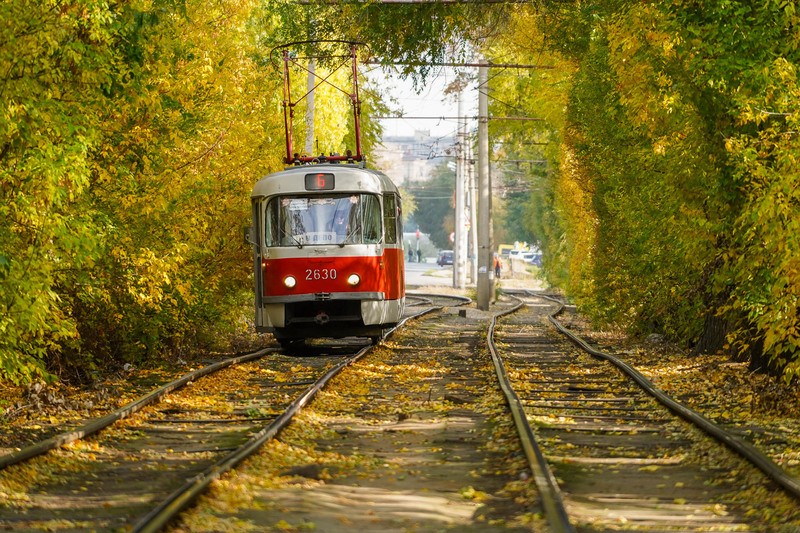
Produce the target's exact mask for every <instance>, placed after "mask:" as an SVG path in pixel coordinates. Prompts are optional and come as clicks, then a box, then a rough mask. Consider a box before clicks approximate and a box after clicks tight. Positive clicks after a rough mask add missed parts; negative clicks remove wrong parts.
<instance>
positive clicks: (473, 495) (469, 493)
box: [458, 485, 489, 502]
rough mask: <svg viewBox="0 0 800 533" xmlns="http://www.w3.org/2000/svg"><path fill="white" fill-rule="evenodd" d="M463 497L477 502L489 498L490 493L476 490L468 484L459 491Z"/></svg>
mask: <svg viewBox="0 0 800 533" xmlns="http://www.w3.org/2000/svg"><path fill="white" fill-rule="evenodd" d="M458 493H459V494H460V495H461V497H462V498H464V499H465V500H474V501H477V502H482V501H486V500H487V499H488V498H489V495H488V494H486V493H485V492H483V491H480V490H476V489H475V488H474V487H472V486H471V485H470V486H467V487H463V488H462V489H460V490H459V491H458Z"/></svg>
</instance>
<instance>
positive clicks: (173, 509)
mask: <svg viewBox="0 0 800 533" xmlns="http://www.w3.org/2000/svg"><path fill="white" fill-rule="evenodd" d="M446 297H447V298H456V299H458V298H459V297H455V296H453V297H451V296H446ZM465 300H467V301H469V299H468V298H466V299H465ZM465 303H468V302H465ZM462 305H463V304H462ZM441 309H442V308H441V307H431V308H428V309H425V310H423V311H420V312H419V313H416V314H413V315H410V316H408V317H405V318H404V319H403V320H401V321H400V322H399V323H398V324H397V325H396V326H395V327H393V328H391V329H389V330H388V332H387V334H386V335H384V337H383V338H387V337H389V336H391V335H392V334H393V333H394V332H395V331H396V330H397V329H398V328H400V327H401V326H403V325H404V324H405V323H406V322H408V321H409V320H412V319H416V318H419V317H421V316H424V315H427V314H429V313H432V312H434V311H437V310H441ZM373 348H374V346H371V345H370V346H365V347H364V348H362V349H361V350H359V351H358V352H357V353H356V354H355V355H353V356H351V357H348V358H347V359H346V360H344V361H341V362H340V363H338V364H337V365H335V366H334V367H332V368H331V369H330V370H328V371H327V372H326V373H325V374H323V375H322V377H320V378H319V379H318V380H317V381H316V382H314V384H313V385H311V386H310V387H309V388H308V389H306V390H305V391H304V392H303V393H302V394H301V395H300V396H299V397H298V398H297V399H295V400H294V401H293V402H292V403H291V404H290V405H289V407H287V408H286V410H285V411H284V412H283V413H282V414H281V415H280V416H278V418H276V419H275V420H274V421H273V422H271V423H270V424H269V425H267V426H266V427H264V428H262V429H261V430H260V431H259V432H258V433H256V434H254V435H253V437H251V438H250V439H249V440H248V441H247V442H246V443H244V444H243V445H241V446H240V447H238V448H237V449H236V450H234V451H233V452H231V453H230V454H228V455H226V456H225V457H223V458H222V459H220V460H219V461H217V462H216V463H214V464H213V465H211V466H210V467H209V468H207V469H206V470H205V471H204V472H202V473H201V474H198V475H196V476H195V477H193V478H192V479H190V480H188V481H187V482H186V483H185V484H184V485H183V486H181V487H180V488H178V489H177V490H175V491H174V492H172V493H171V494H170V495H169V496H167V498H166V499H164V500H163V501H162V502H161V503H160V504H159V505H158V506H156V507H155V508H154V509H153V510H151V511H150V512H149V513H147V514H146V515H145V516H144V517H142V518H141V519H139V521H138V522H136V524H134V525H133V528H132V529H131V532H132V533H155V532H157V531H161V530H162V529H163V528H164V527H166V526H167V524H169V523H170V522H172V521H173V520H175V519H176V518H177V517H178V515H179V514H180V513H181V512H182V511H184V510H185V509H187V508H188V507H189V506H190V505H191V504H192V503H194V501H195V500H196V499H197V498H198V497H199V496H200V494H202V493H203V491H205V490H206V488H208V486H209V485H210V484H211V483H212V482H213V481H214V480H216V479H218V478H219V477H220V476H222V475H223V474H225V473H226V472H228V471H229V470H232V469H233V468H235V467H236V466H237V465H239V464H240V463H241V462H242V461H243V460H244V459H246V458H247V457H249V456H251V455H253V454H255V453H256V452H257V451H258V450H259V449H260V448H261V447H262V446H263V445H264V444H266V443H267V442H268V441H269V440H271V439H272V438H274V437H275V436H276V435H277V434H278V433H279V432H280V431H281V430H282V429H283V428H285V427H286V426H287V425H288V424H289V423H290V422H291V421H292V419H293V418H294V416H295V415H296V414H297V413H298V412H300V410H301V409H302V408H303V407H304V406H305V405H306V404H308V402H309V401H310V400H311V399H313V398H314V396H316V394H317V393H318V392H319V391H320V390H322V388H323V387H324V386H325V385H326V384H327V383H328V381H330V380H331V378H333V377H334V376H335V375H337V374H338V373H339V372H341V371H342V370H344V369H345V368H346V367H348V366H350V365H352V364H353V363H355V362H357V361H358V360H360V359H361V358H362V357H363V356H364V355H366V354H367V353H368V352H369V351H370V350H372V349H373Z"/></svg>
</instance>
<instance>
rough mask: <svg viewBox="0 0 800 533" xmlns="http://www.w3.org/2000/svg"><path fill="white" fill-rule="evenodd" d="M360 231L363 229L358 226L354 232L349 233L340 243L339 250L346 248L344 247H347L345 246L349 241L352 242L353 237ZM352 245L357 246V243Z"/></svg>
mask: <svg viewBox="0 0 800 533" xmlns="http://www.w3.org/2000/svg"><path fill="white" fill-rule="evenodd" d="M360 229H361V228H359V227H358V226H356V227H355V228H353V230H352V231H351V232H350V233H348V234H347V235H345V237H344V239H342V240H341V242H339V248H344V245H345V244H347V242H348V241H349V240H350V239H351V238H352V237H353V235H355V234H356V233H358V231H359V230H360ZM350 244H355V243H350Z"/></svg>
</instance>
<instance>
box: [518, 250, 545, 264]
mask: <svg viewBox="0 0 800 533" xmlns="http://www.w3.org/2000/svg"><path fill="white" fill-rule="evenodd" d="M520 257H521V259H522V260H523V261H525V262H526V263H528V264H531V265H536V266H538V267H540V266H542V254H540V253H539V252H522V253H521V254H520Z"/></svg>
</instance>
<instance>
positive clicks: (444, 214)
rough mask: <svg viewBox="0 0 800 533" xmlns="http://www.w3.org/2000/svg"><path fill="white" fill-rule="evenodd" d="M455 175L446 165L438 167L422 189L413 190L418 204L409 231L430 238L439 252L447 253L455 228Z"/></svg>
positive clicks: (445, 163)
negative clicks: (420, 233) (451, 234)
mask: <svg viewBox="0 0 800 533" xmlns="http://www.w3.org/2000/svg"><path fill="white" fill-rule="evenodd" d="M455 190H456V175H455V172H454V171H453V170H451V169H450V168H448V166H447V162H446V161H443V162H442V163H440V164H439V165H438V166H437V167H436V169H435V170H434V171H433V174H432V176H431V178H430V180H429V181H427V182H426V183H425V185H424V186H423V187H422V188H419V189H412V192H413V193H414V195H415V200H416V203H417V210H416V212H415V213H414V220H413V224H412V227H410V228H407V229H408V230H409V231H413V230H416V229H417V227H419V229H420V230H421V231H422V232H423V233H427V234H429V235H430V239H431V241H432V242H433V243H434V245H435V246H437V247H439V248H444V249H449V248H451V247H452V244H451V243H450V233H451V232H452V231H453V229H454V228H455Z"/></svg>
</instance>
